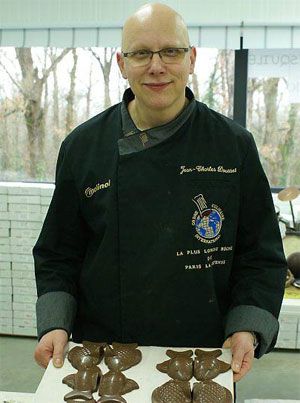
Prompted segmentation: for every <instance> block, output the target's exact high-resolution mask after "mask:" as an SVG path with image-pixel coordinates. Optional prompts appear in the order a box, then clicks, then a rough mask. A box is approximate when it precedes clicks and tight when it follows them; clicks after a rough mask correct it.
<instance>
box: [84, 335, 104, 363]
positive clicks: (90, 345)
mask: <svg viewBox="0 0 300 403" xmlns="http://www.w3.org/2000/svg"><path fill="white" fill-rule="evenodd" d="M82 345H83V347H84V348H85V349H87V350H88V351H89V352H90V355H91V356H93V357H94V358H95V363H96V365H98V364H100V362H101V361H102V359H103V357H104V348H105V347H106V346H107V343H105V342H104V343H95V342H93V341H87V340H84V341H83V342H82Z"/></svg>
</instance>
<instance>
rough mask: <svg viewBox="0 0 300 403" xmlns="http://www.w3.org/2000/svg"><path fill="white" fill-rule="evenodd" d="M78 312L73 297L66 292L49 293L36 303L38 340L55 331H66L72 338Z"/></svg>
mask: <svg viewBox="0 0 300 403" xmlns="http://www.w3.org/2000/svg"><path fill="white" fill-rule="evenodd" d="M76 311H77V303H76V300H75V298H74V297H73V295H71V294H68V293H67V292H64V291H53V292H48V293H46V294H43V295H42V296H40V297H39V298H38V300H37V303H36V320H37V335H38V339H39V340H40V338H41V337H42V336H43V335H44V334H45V333H48V332H50V331H51V330H54V329H64V330H66V332H67V333H68V335H69V336H70V334H71V333H72V327H73V323H74V319H75V316H76Z"/></svg>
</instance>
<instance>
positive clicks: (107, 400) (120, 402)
mask: <svg viewBox="0 0 300 403" xmlns="http://www.w3.org/2000/svg"><path fill="white" fill-rule="evenodd" d="M97 403H126V400H125V399H124V397H122V396H101V397H100V399H99V400H97Z"/></svg>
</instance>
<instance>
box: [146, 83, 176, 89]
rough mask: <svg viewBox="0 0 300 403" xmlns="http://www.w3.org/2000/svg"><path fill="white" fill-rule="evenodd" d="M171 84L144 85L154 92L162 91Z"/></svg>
mask: <svg viewBox="0 0 300 403" xmlns="http://www.w3.org/2000/svg"><path fill="white" fill-rule="evenodd" d="M169 84H171V82H167V83H145V84H144V85H145V86H146V87H147V88H149V89H151V90H154V91H160V90H163V89H165V88H166V87H168V85H169Z"/></svg>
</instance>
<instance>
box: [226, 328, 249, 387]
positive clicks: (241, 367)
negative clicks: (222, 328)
mask: <svg viewBox="0 0 300 403" xmlns="http://www.w3.org/2000/svg"><path fill="white" fill-rule="evenodd" d="M223 348H230V349H231V353H232V362H231V368H232V370H233V381H234V382H238V381H239V380H240V379H242V378H243V377H244V376H245V375H246V374H247V372H249V371H250V369H251V367H252V364H253V359H254V347H253V335H252V334H251V333H250V332H237V333H234V334H233V335H232V336H230V337H228V339H227V340H225V342H224V344H223Z"/></svg>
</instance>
